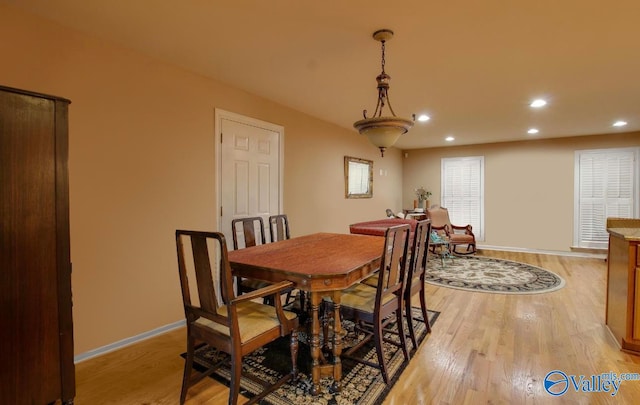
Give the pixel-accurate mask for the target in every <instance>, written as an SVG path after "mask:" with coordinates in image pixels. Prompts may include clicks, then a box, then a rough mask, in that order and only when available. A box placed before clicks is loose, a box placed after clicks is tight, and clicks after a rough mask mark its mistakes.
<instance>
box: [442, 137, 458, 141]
mask: <svg viewBox="0 0 640 405" xmlns="http://www.w3.org/2000/svg"><path fill="white" fill-rule="evenodd" d="M455 139H456V138H454V137H452V136H448V137H446V138H444V140H445V141H447V142H453V141H454V140H455Z"/></svg>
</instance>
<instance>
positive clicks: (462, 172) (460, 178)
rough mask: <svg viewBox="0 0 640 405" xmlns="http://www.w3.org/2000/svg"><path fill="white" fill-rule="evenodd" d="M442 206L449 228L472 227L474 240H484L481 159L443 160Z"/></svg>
mask: <svg viewBox="0 0 640 405" xmlns="http://www.w3.org/2000/svg"><path fill="white" fill-rule="evenodd" d="M441 164H442V170H441V173H442V182H441V184H442V190H441V196H442V201H441V205H442V206H443V207H445V208H447V209H448V210H449V219H450V220H451V223H452V224H456V225H466V224H471V226H472V227H473V233H474V234H475V236H476V240H481V241H482V240H484V157H483V156H474V157H462V158H443V159H442V163H441Z"/></svg>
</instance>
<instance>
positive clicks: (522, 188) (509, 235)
mask: <svg viewBox="0 0 640 405" xmlns="http://www.w3.org/2000/svg"><path fill="white" fill-rule="evenodd" d="M638 146H640V133H637V132H636V133H626V134H608V135H593V136H582V137H572V138H558V139H548V140H536V141H523V142H508V143H496V144H486V145H474V146H459V147H455V146H454V147H447V148H433V149H421V150H411V151H407V153H408V157H407V158H404V170H403V172H404V180H403V181H404V183H403V184H404V187H403V202H404V206H405V207H412V206H413V200H414V199H415V194H414V192H413V190H414V189H415V188H417V187H419V186H421V185H424V186H425V187H426V188H427V189H428V190H430V191H432V192H433V196H432V197H431V204H440V197H441V194H440V191H441V189H440V182H441V178H440V176H441V173H440V164H441V159H442V158H446V157H464V156H484V168H485V174H484V180H485V196H484V204H485V215H484V220H485V240H484V241H482V242H479V245H486V246H500V247H506V248H519V249H540V250H551V251H564V252H567V251H570V248H571V246H572V243H573V215H574V210H573V204H574V200H573V190H574V157H575V151H577V150H585V149H605V148H621V147H638ZM459 225H464V224H459Z"/></svg>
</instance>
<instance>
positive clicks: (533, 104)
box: [529, 98, 547, 108]
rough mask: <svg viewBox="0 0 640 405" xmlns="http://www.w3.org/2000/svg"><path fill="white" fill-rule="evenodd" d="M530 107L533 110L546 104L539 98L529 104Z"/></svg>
mask: <svg viewBox="0 0 640 405" xmlns="http://www.w3.org/2000/svg"><path fill="white" fill-rule="evenodd" d="M529 105H530V106H531V107H533V108H540V107H544V106H545V105H547V102H546V101H545V100H543V99H541V98H538V99H535V100H533V101H532V102H531V104H529Z"/></svg>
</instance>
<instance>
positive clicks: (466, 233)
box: [427, 205, 476, 255]
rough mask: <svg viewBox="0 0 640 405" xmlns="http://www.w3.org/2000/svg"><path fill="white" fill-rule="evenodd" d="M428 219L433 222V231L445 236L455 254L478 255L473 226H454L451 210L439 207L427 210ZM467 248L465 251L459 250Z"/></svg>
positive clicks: (434, 206)
mask: <svg viewBox="0 0 640 405" xmlns="http://www.w3.org/2000/svg"><path fill="white" fill-rule="evenodd" d="M427 218H429V219H430V220H431V229H433V230H435V231H438V233H442V234H444V235H445V236H446V237H447V239H448V240H449V245H450V246H451V250H452V251H453V253H455V254H459V255H470V254H474V253H476V237H475V235H474V234H473V230H472V228H471V225H464V226H460V225H453V224H452V223H451V220H450V219H449V210H447V209H446V208H445V207H441V206H439V205H432V206H431V208H427ZM464 246H466V249H465V250H459V249H462V248H463V247H464Z"/></svg>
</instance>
